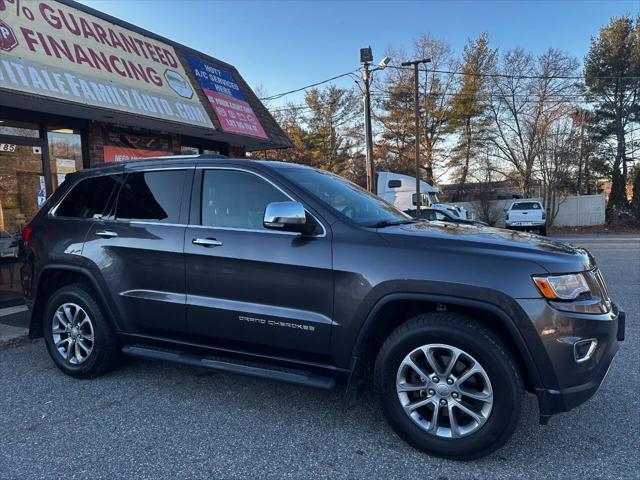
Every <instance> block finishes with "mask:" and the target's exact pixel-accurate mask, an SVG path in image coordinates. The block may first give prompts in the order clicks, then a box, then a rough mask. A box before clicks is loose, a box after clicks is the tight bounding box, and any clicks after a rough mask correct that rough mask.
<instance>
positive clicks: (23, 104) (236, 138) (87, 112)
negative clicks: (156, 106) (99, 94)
mask: <svg viewBox="0 0 640 480" xmlns="http://www.w3.org/2000/svg"><path fill="white" fill-rule="evenodd" d="M0 105H2V106H3V107H7V108H14V109H20V110H30V111H35V112H41V113H47V114H51V115H57V116H65V117H72V118H78V119H84V120H93V121H99V122H105V123H117V124H120V125H127V126H130V127H137V128H144V129H147V130H154V131H160V132H165V133H173V134H177V135H186V136H189V137H195V138H201V139H205V140H211V141H214V142H222V143H229V144H231V145H241V146H244V147H245V148H246V150H247V151H248V152H251V151H256V150H269V149H280V148H288V147H289V146H290V145H287V144H281V143H277V142H274V141H273V140H269V139H262V138H252V137H248V136H246V135H234V134H231V133H227V132H223V131H221V130H216V129H212V128H201V127H197V126H193V125H188V124H182V123H177V122H169V121H166V120H162V119H157V118H152V117H147V116H143V115H135V114H131V113H126V112H121V111H117V110H110V109H107V108H100V107H95V106H91V107H88V106H85V105H82V104H79V103H73V102H65V101H63V100H56V99H50V98H47V97H41V96H37V95H31V94H28V93H22V92H17V91H13V90H5V89H2V88H0Z"/></svg>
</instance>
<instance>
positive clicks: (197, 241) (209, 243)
mask: <svg viewBox="0 0 640 480" xmlns="http://www.w3.org/2000/svg"><path fill="white" fill-rule="evenodd" d="M191 243H193V244H194V245H200V246H202V247H207V248H211V247H221V246H222V242H219V241H218V240H216V239H215V238H194V239H193V240H191Z"/></svg>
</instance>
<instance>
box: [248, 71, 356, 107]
mask: <svg viewBox="0 0 640 480" xmlns="http://www.w3.org/2000/svg"><path fill="white" fill-rule="evenodd" d="M357 71H358V69H357V68H356V69H355V70H351V71H350V72H347V73H343V74H341V75H336V76H335V77H331V78H327V79H326V80H322V81H321V82H316V83H312V84H311V85H306V86H304V87H300V88H296V89H295V90H289V91H288V92H282V93H278V94H276V95H271V96H270V97H264V98H261V99H260V100H265V101H266V100H276V99H278V98H282V97H285V96H287V95H290V94H292V93H296V92H301V91H303V90H307V89H308V88H313V87H317V86H318V85H322V84H324V83H328V82H332V81H334V80H337V79H339V78H342V77H346V76H347V75H351V74H352V73H355V72H357Z"/></svg>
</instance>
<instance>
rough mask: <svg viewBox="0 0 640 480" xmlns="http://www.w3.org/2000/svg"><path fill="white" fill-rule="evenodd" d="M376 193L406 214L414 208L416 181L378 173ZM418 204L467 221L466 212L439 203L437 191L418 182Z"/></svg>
mask: <svg viewBox="0 0 640 480" xmlns="http://www.w3.org/2000/svg"><path fill="white" fill-rule="evenodd" d="M377 177H378V178H377V184H376V193H377V195H378V196H379V197H382V198H383V199H384V200H386V201H387V202H389V203H391V204H392V205H393V206H395V207H396V208H398V209H399V210H402V211H403V212H406V211H407V210H415V208H416V179H415V177H411V176H409V175H402V174H400V173H392V172H378V175H377ZM420 197H421V201H420V204H421V205H422V206H423V207H429V208H434V209H436V210H446V211H447V212H449V213H451V214H452V215H454V216H456V217H458V218H461V219H463V220H466V219H467V210H466V209H465V208H463V207H457V206H455V205H451V204H448V203H440V201H439V200H438V189H437V188H434V187H432V186H431V185H429V184H428V183H427V182H423V181H420Z"/></svg>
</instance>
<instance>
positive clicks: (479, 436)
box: [374, 313, 523, 460]
mask: <svg viewBox="0 0 640 480" xmlns="http://www.w3.org/2000/svg"><path fill="white" fill-rule="evenodd" d="M374 382H375V386H376V389H377V391H378V394H379V397H380V400H381V403H382V408H383V411H384V413H385V416H386V418H387V420H388V421H389V423H390V424H391V426H392V427H393V428H394V430H395V431H396V432H397V433H398V435H400V436H401V437H402V438H403V439H405V440H406V441H407V442H408V443H409V444H411V445H413V446H414V447H416V448H418V449H420V450H422V451H424V452H427V453H429V454H432V455H436V456H440V457H446V458H453V459H460V460H470V459H474V458H479V457H482V456H485V455H487V454H489V453H491V452H493V451H495V450H497V449H498V448H500V447H501V446H502V445H504V444H505V443H506V441H507V440H508V439H509V437H510V436H511V434H512V433H513V431H514V429H515V427H516V425H517V422H518V418H519V415H520V405H521V400H522V396H523V385H522V380H521V378H520V373H519V371H518V368H517V366H516V364H515V362H514V360H513V358H512V357H511V355H510V354H509V353H508V351H507V349H506V348H505V347H504V345H503V344H502V343H501V341H500V340H499V339H498V338H497V337H496V336H495V335H494V334H493V333H492V332H491V331H490V330H488V329H487V328H485V327H484V326H482V325H480V324H478V323H477V322H474V321H473V320H471V319H470V318H467V317H465V316H463V315H458V314H453V313H428V314H424V315H420V316H418V317H415V318H413V319H411V320H410V321H408V322H407V323H405V324H403V325H401V326H400V327H398V328H397V329H396V330H395V331H394V332H393V333H391V335H390V336H389V338H387V340H386V341H385V343H384V345H383V346H382V348H381V350H380V352H379V354H378V358H377V360H376V365H375V378H374Z"/></svg>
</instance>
